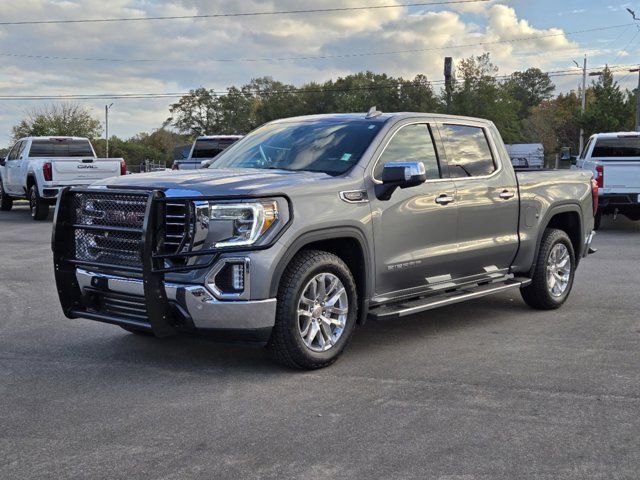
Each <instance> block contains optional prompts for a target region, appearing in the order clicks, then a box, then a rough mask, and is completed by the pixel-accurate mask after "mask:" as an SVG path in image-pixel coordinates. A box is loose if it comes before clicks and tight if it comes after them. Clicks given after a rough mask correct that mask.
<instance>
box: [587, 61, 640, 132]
mask: <svg viewBox="0 0 640 480" xmlns="http://www.w3.org/2000/svg"><path fill="white" fill-rule="evenodd" d="M580 125H581V126H582V127H583V128H584V130H585V134H586V135H587V136H589V135H592V134H594V133H600V132H617V131H623V130H633V128H634V125H635V120H634V107H633V105H632V104H631V102H630V96H629V94H628V92H623V91H622V89H621V88H620V85H619V84H618V82H616V81H615V80H614V78H613V73H612V72H611V70H610V69H609V68H608V67H606V68H605V69H604V71H603V72H602V75H600V77H599V78H598V80H597V81H595V82H593V84H592V86H591V88H590V89H589V90H588V91H587V110H586V112H585V113H584V114H583V115H582V116H581V117H580Z"/></svg>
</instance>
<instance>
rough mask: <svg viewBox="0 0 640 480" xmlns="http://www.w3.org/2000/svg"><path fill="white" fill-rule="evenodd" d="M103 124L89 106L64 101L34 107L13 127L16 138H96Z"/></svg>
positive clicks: (14, 137) (13, 134)
mask: <svg viewBox="0 0 640 480" xmlns="http://www.w3.org/2000/svg"><path fill="white" fill-rule="evenodd" d="M101 131H102V126H101V124H100V121H99V120H97V119H96V118H94V117H93V115H92V114H91V111H90V110H89V109H88V108H85V107H82V106H80V105H78V104H76V103H69V102H62V103H55V104H51V105H45V106H43V107H40V108H34V109H32V110H29V111H28V112H27V117H26V118H25V119H23V120H21V121H20V123H18V124H17V125H15V126H14V127H13V128H12V136H13V139H14V140H17V139H19V138H22V137H30V136H76V137H88V138H96V137H98V136H99V135H100V133H101Z"/></svg>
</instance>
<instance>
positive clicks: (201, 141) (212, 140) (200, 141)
mask: <svg viewBox="0 0 640 480" xmlns="http://www.w3.org/2000/svg"><path fill="white" fill-rule="evenodd" d="M241 138H242V135H204V136H202V137H198V138H196V141H195V142H193V145H192V146H191V150H190V151H189V156H188V157H187V158H184V159H181V160H175V161H174V162H173V165H172V166H171V170H195V169H198V168H207V167H209V166H210V165H211V164H212V163H213V159H214V158H216V157H217V156H218V155H220V154H221V153H222V152H223V151H225V150H226V149H227V148H229V147H230V146H231V145H233V144H234V143H236V142H237V141H238V140H240V139H241Z"/></svg>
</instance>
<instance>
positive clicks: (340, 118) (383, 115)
mask: <svg viewBox="0 0 640 480" xmlns="http://www.w3.org/2000/svg"><path fill="white" fill-rule="evenodd" d="M367 116H368V114H367V113H365V112H363V113H325V114H318V115H305V116H300V117H290V118H282V119H280V120H275V121H274V123H279V122H293V121H296V122H305V121H306V122H310V121H314V120H316V121H317V120H327V121H335V122H348V121H358V120H360V121H362V120H365V121H369V122H377V123H386V122H387V121H389V120H392V119H393V120H402V119H405V118H407V119H408V118H429V119H435V120H441V121H473V122H484V123H487V124H490V123H491V121H489V120H486V119H483V118H473V117H462V116H458V115H444V114H440V113H418V112H395V113H388V112H378V115H377V116H373V117H369V118H367Z"/></svg>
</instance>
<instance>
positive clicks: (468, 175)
mask: <svg viewBox="0 0 640 480" xmlns="http://www.w3.org/2000/svg"><path fill="white" fill-rule="evenodd" d="M456 167H460V168H461V169H462V171H463V172H464V173H466V174H467V177H473V175H471V173H470V172H469V170H467V169H466V168H464V167H463V166H462V165H456Z"/></svg>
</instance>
